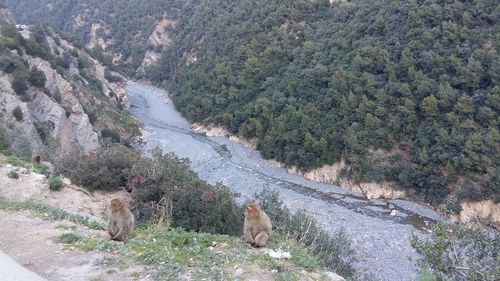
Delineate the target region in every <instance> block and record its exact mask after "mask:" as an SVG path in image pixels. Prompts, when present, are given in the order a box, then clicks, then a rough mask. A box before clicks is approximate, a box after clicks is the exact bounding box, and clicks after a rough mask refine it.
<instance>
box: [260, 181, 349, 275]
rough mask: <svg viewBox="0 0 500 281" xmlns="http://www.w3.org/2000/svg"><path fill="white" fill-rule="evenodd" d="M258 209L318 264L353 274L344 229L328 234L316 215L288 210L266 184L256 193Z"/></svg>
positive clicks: (343, 273)
mask: <svg viewBox="0 0 500 281" xmlns="http://www.w3.org/2000/svg"><path fill="white" fill-rule="evenodd" d="M256 199H257V200H258V201H259V202H260V205H261V207H262V209H263V210H264V211H265V212H266V213H267V214H268V215H269V217H270V218H271V221H272V223H273V227H275V231H276V232H277V233H279V234H281V235H282V236H283V237H284V238H285V239H292V240H295V241H296V242H298V243H303V244H304V246H306V247H307V249H308V250H309V251H310V252H311V253H312V254H313V255H314V256H316V258H318V260H319V261H320V262H322V264H323V265H324V266H325V267H326V268H328V269H329V270H332V271H334V272H336V273H338V274H340V275H342V276H343V277H351V276H353V275H354V274H355V269H354V262H355V257H354V251H353V249H352V247H351V241H350V240H349V239H348V237H347V235H346V233H345V231H344V230H339V231H336V232H334V233H332V234H330V233H328V232H327V231H325V230H323V229H322V228H321V227H320V226H319V225H318V223H317V221H316V219H314V218H312V217H311V216H309V215H307V214H306V213H304V212H302V211H298V212H296V213H295V214H292V213H291V212H290V210H289V209H288V208H286V207H285V206H284V205H283V202H282V201H281V199H280V198H279V193H278V192H277V191H273V190H271V189H269V188H267V187H266V188H264V189H263V191H262V192H261V193H259V194H257V195H256Z"/></svg>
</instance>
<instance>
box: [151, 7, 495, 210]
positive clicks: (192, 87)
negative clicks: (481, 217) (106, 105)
mask: <svg viewBox="0 0 500 281" xmlns="http://www.w3.org/2000/svg"><path fill="white" fill-rule="evenodd" d="M499 16H500V6H499V5H498V2H497V1H493V0H491V1H437V0H433V1H382V0H377V1H351V2H350V3H343V4H333V5H330V3H329V2H328V1H307V0H295V1H251V2H250V1H231V2H227V1H204V2H202V3H201V4H200V5H199V6H197V7H196V9H195V11H194V14H193V16H192V17H190V18H187V19H184V20H183V21H182V22H181V23H180V24H179V27H178V34H177V37H176V38H175V40H174V44H173V46H172V47H171V48H169V49H167V51H166V52H164V54H163V58H162V60H161V62H160V63H159V64H158V65H157V69H155V70H154V71H151V72H150V77H151V79H152V80H153V81H155V82H157V83H161V82H163V81H167V82H168V85H169V87H170V90H171V93H172V96H173V98H174V100H175V102H176V104H177V106H178V107H179V108H180V110H181V111H182V112H183V113H184V114H185V115H187V116H188V117H189V118H191V119H192V120H195V121H204V120H205V121H206V120H210V121H211V122H215V123H217V124H221V125H224V126H225V127H227V128H228V129H229V130H230V131H231V132H232V133H234V134H241V135H243V136H245V137H248V138H252V137H257V138H258V140H259V145H258V148H259V150H260V151H261V152H262V154H263V156H264V157H266V158H275V159H277V160H279V161H281V162H284V163H286V164H287V165H294V166H297V167H299V168H300V169H304V170H307V169H311V168H315V167H320V166H322V165H324V164H328V163H334V162H336V161H339V160H340V159H341V158H345V159H346V161H347V163H348V164H349V165H350V167H351V169H349V170H346V171H344V172H345V173H344V175H346V176H349V177H352V178H353V179H355V180H358V181H384V180H389V181H395V182H398V183H400V184H401V185H402V186H405V187H409V188H412V189H413V190H415V191H416V193H417V195H420V196H421V197H423V198H425V199H427V200H429V201H431V202H435V203H439V202H440V201H441V200H442V199H443V198H444V197H445V196H446V195H448V194H449V192H450V191H451V190H450V188H449V187H453V186H460V187H462V190H461V192H460V193H459V196H461V197H466V198H473V199H480V198H482V197H484V196H488V197H490V196H492V197H495V200H498V199H499V197H500V196H499V195H500V189H499V188H500V169H499V165H498V164H499V162H500V153H499V152H500V133H499V124H500V117H499V111H500V85H499V83H498V82H499V81H500V80H499V78H500V77H499V75H500V59H499V56H498V53H497V51H496V48H497V47H498V46H499V42H500V40H499V39H500V38H499V36H500V29H499V25H498V23H497V21H498V20H499ZM186 54H191V56H196V62H195V63H189V61H188V62H187V63H186V62H185V58H186ZM377 149H383V150H385V151H397V152H398V153H392V154H391V157H383V156H382V157H381V156H377V153H375V151H376V150H377ZM386 155H387V154H386Z"/></svg>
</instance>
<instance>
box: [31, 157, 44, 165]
mask: <svg viewBox="0 0 500 281" xmlns="http://www.w3.org/2000/svg"><path fill="white" fill-rule="evenodd" d="M40 161H42V157H41V156H40V155H35V156H33V157H31V163H32V164H40Z"/></svg>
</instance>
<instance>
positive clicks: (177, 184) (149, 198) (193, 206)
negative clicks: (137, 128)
mask: <svg viewBox="0 0 500 281" xmlns="http://www.w3.org/2000/svg"><path fill="white" fill-rule="evenodd" d="M152 156H153V157H152V160H151V161H146V159H142V160H141V161H137V163H136V165H135V166H134V168H133V170H132V174H131V176H132V177H145V175H149V176H148V177H147V179H146V180H145V182H144V183H142V184H140V185H139V186H137V187H136V193H135V194H136V196H135V204H134V205H135V209H136V210H137V211H138V219H139V220H151V219H155V216H156V215H157V214H158V213H159V212H160V211H161V210H163V209H164V208H165V207H167V208H171V210H172V212H171V213H172V226H174V227H182V228H185V229H187V230H194V231H201V232H210V233H221V234H232V235H239V234H241V231H242V225H243V220H242V215H243V211H242V209H241V207H239V206H238V205H237V204H236V203H235V202H234V199H233V198H232V197H231V193H230V192H229V189H228V188H227V187H225V186H223V185H222V184H220V183H218V184H216V185H215V186H212V185H209V184H207V183H206V182H204V181H202V180H200V179H199V178H198V177H197V176H196V174H195V173H194V172H193V171H191V170H189V164H188V162H187V161H186V160H180V159H178V158H177V157H175V156H174V155H173V154H163V153H162V152H161V150H159V149H155V150H154V151H152ZM148 171H155V173H153V174H151V173H150V172H148Z"/></svg>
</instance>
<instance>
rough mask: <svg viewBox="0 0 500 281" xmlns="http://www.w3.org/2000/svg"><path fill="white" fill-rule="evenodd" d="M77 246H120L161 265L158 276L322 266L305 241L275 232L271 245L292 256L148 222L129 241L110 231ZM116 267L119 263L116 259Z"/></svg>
mask: <svg viewBox="0 0 500 281" xmlns="http://www.w3.org/2000/svg"><path fill="white" fill-rule="evenodd" d="M72 246H74V247H75V248H78V249H81V250H83V251H95V250H97V251H105V252H111V251H116V252H117V253H119V254H120V255H124V256H126V257H129V258H132V259H135V260H136V261H137V262H139V263H140V264H143V265H147V266H151V267H153V268H154V269H155V271H156V273H155V274H154V279H156V280H178V279H179V278H180V277H182V276H184V275H185V274H189V276H190V277H191V278H192V280H203V279H204V280H228V279H231V278H230V276H228V275H229V272H226V271H225V270H226V269H227V268H233V267H234V266H235V265H239V266H243V267H246V266H249V268H252V267H255V268H265V269H266V270H273V269H276V270H277V272H278V273H277V275H276V277H277V278H278V277H280V276H281V277H283V278H284V279H283V280H285V279H286V280H294V279H296V278H291V276H300V275H301V274H302V273H301V270H304V269H305V270H316V269H320V265H319V264H320V263H319V262H318V261H317V260H316V259H315V258H314V257H312V256H311V255H309V254H308V251H307V249H305V248H304V247H303V246H302V245H300V244H296V245H295V244H294V241H287V240H284V239H282V238H281V237H280V236H279V235H276V236H272V242H271V243H270V247H271V248H273V249H278V248H280V249H282V250H284V251H290V253H291V254H292V259H291V260H290V261H289V262H281V261H277V260H275V259H273V258H271V257H269V256H268V255H266V254H265V253H264V252H263V251H259V252H257V251H255V250H253V249H251V248H250V247H249V246H248V245H246V244H245V243H243V240H242V239H241V238H239V237H233V236H227V235H216V234H209V233H196V232H187V231H185V230H183V229H181V228H161V227H158V226H156V225H146V226H142V227H139V228H138V229H136V231H135V233H134V235H133V236H132V237H129V238H128V239H127V240H126V241H125V243H116V242H111V241H110V240H109V239H108V238H107V237H98V238H95V237H93V238H88V239H84V240H80V241H77V242H76V243H74V244H73V245H72ZM110 266H111V267H114V266H115V263H113V262H110Z"/></svg>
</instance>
